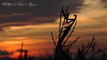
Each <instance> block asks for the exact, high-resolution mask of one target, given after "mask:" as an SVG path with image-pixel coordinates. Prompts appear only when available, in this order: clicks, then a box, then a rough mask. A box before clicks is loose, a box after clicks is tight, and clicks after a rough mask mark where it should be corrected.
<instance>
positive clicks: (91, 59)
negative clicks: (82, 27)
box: [51, 6, 107, 60]
mask: <svg viewBox="0 0 107 60" xmlns="http://www.w3.org/2000/svg"><path fill="white" fill-rule="evenodd" d="M68 8H69V7H68V6H67V7H66V8H64V7H63V8H62V10H61V11H60V22H59V34H58V38H57V39H55V38H54V35H53V33H51V37H52V40H53V43H54V45H55V52H54V53H55V54H54V56H53V59H54V60H106V59H107V58H106V57H107V56H106V55H107V53H106V50H103V49H100V48H98V47H97V44H96V41H95V37H94V36H93V38H92V40H91V41H89V42H88V43H87V44H84V43H83V42H82V46H81V47H79V48H78V49H77V52H76V53H75V56H73V55H72V54H71V52H70V49H71V46H72V45H73V44H75V43H76V42H77V40H78V39H79V37H77V38H76V40H74V41H73V42H71V43H69V44H68V43H67V41H68V40H69V38H70V36H71V35H72V33H73V31H74V29H75V26H76V23H77V20H76V18H77V15H74V16H75V17H74V19H71V18H69V14H70V12H69V11H68ZM56 40H57V42H56Z"/></svg>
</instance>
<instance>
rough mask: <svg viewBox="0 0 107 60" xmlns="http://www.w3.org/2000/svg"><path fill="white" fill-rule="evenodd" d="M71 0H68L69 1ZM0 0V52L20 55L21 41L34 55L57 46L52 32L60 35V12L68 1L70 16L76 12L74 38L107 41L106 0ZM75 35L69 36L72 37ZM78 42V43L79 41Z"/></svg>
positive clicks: (105, 42)
mask: <svg viewBox="0 0 107 60" xmlns="http://www.w3.org/2000/svg"><path fill="white" fill-rule="evenodd" d="M68 1H69V2H68ZM68 1H67V0H14V1H13V0H11V1H10V0H0V56H8V55H9V56H14V57H17V56H19V52H17V50H18V49H20V48H21V47H20V46H21V42H22V41H23V43H24V49H27V50H28V51H29V55H31V56H39V55H44V54H46V53H47V52H51V51H52V50H53V49H54V45H53V42H52V39H51V36H50V32H54V33H55V36H57V32H58V21H59V14H60V13H59V12H60V10H61V8H62V6H64V5H69V7H70V9H69V10H70V12H71V15H70V17H71V18H74V16H73V14H77V16H78V17H77V26H76V29H75V31H74V33H73V36H72V38H73V39H76V37H77V36H80V40H79V41H81V40H83V41H87V40H91V38H92V35H95V36H96V37H95V39H96V41H97V42H98V44H99V46H100V47H106V45H107V41H106V40H107V0H68ZM3 2H10V3H17V2H22V3H27V4H29V2H33V3H35V4H37V6H32V7H28V6H10V7H7V6H3V5H2V3H3ZM73 39H70V41H72V40H73ZM77 45H78V44H77Z"/></svg>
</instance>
